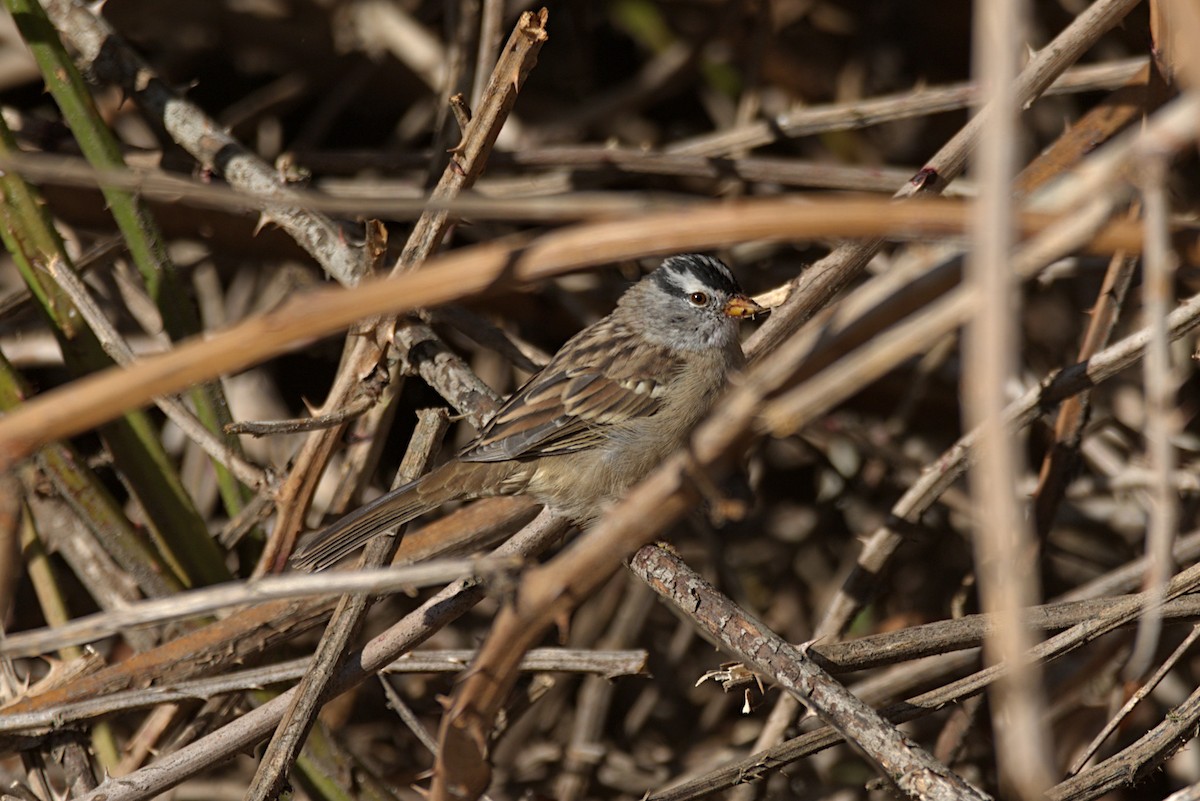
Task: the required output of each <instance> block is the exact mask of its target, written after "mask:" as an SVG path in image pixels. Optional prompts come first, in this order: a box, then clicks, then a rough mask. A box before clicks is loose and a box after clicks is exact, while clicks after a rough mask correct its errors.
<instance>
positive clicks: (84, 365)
mask: <svg viewBox="0 0 1200 801" xmlns="http://www.w3.org/2000/svg"><path fill="white" fill-rule="evenodd" d="M15 149H16V144H15V142H14V140H13V137H12V133H11V132H10V131H9V130H8V127H7V126H6V125H5V124H4V122H3V119H2V118H0V156H3V155H5V154H7V153H9V152H13V151H14V150H15ZM0 193H2V194H3V203H2V205H0V223H2V224H0V238H2V239H3V241H4V245H5V247H7V248H8V250H9V252H10V253H11V254H12V256H13V260H14V262H15V263H16V265H17V269H18V271H19V272H20V273H21V276H22V278H24V280H25V283H26V284H27V285H28V287H29V289H30V292H31V293H32V294H33V296H34V297H35V298H36V299H37V301H38V304H39V306H40V308H41V309H42V312H43V313H44V314H45V316H46V317H47V319H48V321H49V322H50V324H51V326H52V328H53V329H54V331H55V334H56V336H57V337H58V339H59V344H60V346H61V347H62V351H63V357H64V359H65V360H66V362H67V366H68V367H69V368H70V369H72V370H73V371H74V372H75V373H76V374H86V373H90V372H95V371H97V370H102V369H106V368H107V367H110V366H111V365H112V361H111V360H110V359H109V358H108V356H107V355H106V354H105V353H104V351H103V349H102V348H101V347H100V343H99V341H98V340H97V339H96V337H95V335H94V334H93V333H92V332H91V330H90V329H88V328H87V327H86V326H85V325H83V324H82V321H81V318H80V315H79V314H78V312H77V311H76V310H75V307H74V305H73V304H72V303H71V300H70V299H69V298H68V297H67V296H66V295H65V294H63V293H62V291H61V290H60V288H59V287H58V285H57V284H55V283H54V282H53V281H52V280H51V279H50V274H49V271H48V270H47V269H46V265H48V264H49V263H50V262H51V261H52V260H59V261H60V262H62V263H64V264H66V265H68V266H69V265H70V260H69V258H68V257H67V254H66V251H65V249H64V248H63V245H62V240H61V239H60V238H59V236H58V232H57V231H56V230H55V229H54V226H53V223H52V222H51V220H50V218H49V215H48V214H47V212H46V210H45V207H44V205H43V204H42V202H41V198H40V196H39V195H38V194H37V193H36V192H35V191H34V190H33V189H32V188H31V187H30V186H29V185H28V184H26V183H25V181H24V180H22V179H21V177H20V176H18V175H16V174H14V173H11V172H5V173H3V174H0ZM100 433H101V435H102V436H103V437H104V440H105V442H106V443H107V445H108V447H109V450H110V451H111V452H112V455H113V460H114V462H115V463H116V465H117V468H118V470H119V471H120V473H121V475H122V477H123V478H124V479H125V480H126V481H127V482H128V484H129V487H130V490H131V491H132V492H133V494H134V495H135V496H136V497H137V499H138V501H139V502H140V503H141V505H142V508H143V509H145V511H146V516H147V518H148V520H149V522H150V524H151V529H152V532H151V533H152V534H153V535H155V536H156V541H157V543H158V544H159V548H160V551H161V553H162V557H163V559H164V561H166V562H167V564H169V565H171V568H172V570H173V571H175V573H176V576H177V578H178V579H179V581H180V582H181V583H182V584H184V585H185V586H195V585H198V584H212V583H216V582H219V581H224V580H227V579H228V578H229V571H228V570H227V568H226V567H225V560H224V556H223V554H222V552H221V550H220V549H219V548H218V547H217V545H216V543H215V542H213V540H212V538H211V537H210V536H209V534H208V530H207V528H206V527H205V525H204V521H203V519H201V517H200V515H199V513H198V512H197V511H196V508H195V506H194V504H193V503H192V500H191V498H190V497H189V496H188V494H187V492H186V491H185V490H184V488H183V485H182V483H181V482H180V480H179V476H178V473H177V472H176V470H175V467H174V465H173V464H172V463H171V460H170V459H169V457H168V456H167V454H166V451H164V450H163V447H162V443H161V442H160V441H159V440H158V436H157V432H156V431H155V429H154V426H153V425H152V424H151V422H150V418H149V417H148V416H147V415H146V414H145V413H144V412H131V413H129V414H127V415H125V417H123V418H122V419H120V420H117V421H114V422H113V423H110V424H108V425H106V426H103V427H102V428H101V429H100Z"/></svg>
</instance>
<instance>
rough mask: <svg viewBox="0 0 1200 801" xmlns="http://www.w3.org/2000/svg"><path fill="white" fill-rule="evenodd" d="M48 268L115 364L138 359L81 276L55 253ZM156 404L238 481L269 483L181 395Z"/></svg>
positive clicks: (255, 484)
mask: <svg viewBox="0 0 1200 801" xmlns="http://www.w3.org/2000/svg"><path fill="white" fill-rule="evenodd" d="M47 269H48V270H49V271H50V276H51V277H52V278H53V279H54V281H55V283H57V284H58V285H59V287H60V288H61V289H62V291H63V292H64V293H66V295H67V296H68V297H69V298H70V299H71V302H72V303H74V304H75V307H76V308H77V309H78V310H79V314H80V315H81V316H82V317H83V319H84V322H86V323H87V325H88V327H89V328H91V329H92V333H94V334H95V335H96V338H97V339H98V340H100V346H101V347H102V348H104V352H105V353H107V354H108V355H109V356H111V357H112V360H113V361H114V362H116V363H117V364H118V365H121V366H124V367H128V366H129V365H131V364H133V363H134V362H135V361H137V356H136V355H134V352H133V348H131V347H129V343H128V342H126V341H125V339H124V338H123V337H122V336H121V334H120V332H118V331H117V328H116V326H114V325H113V324H112V323H111V322H110V321H109V319H108V318H107V317H105V316H104V312H103V311H101V310H100V306H99V305H98V304H97V303H96V299H95V298H93V297H92V293H91V292H90V291H89V290H88V288H87V286H86V285H85V284H84V283H83V280H82V279H81V278H80V277H79V275H78V273H76V272H75V271H74V270H73V269H71V268H70V267H68V266H67V265H66V263H65V262H63V261H62V260H61V259H59V258H58V257H57V256H55V257H53V258H51V259H50V263H49V265H47ZM154 402H155V405H157V406H158V408H160V409H162V411H163V412H164V413H165V414H166V415H167V417H169V418H170V419H171V421H172V422H173V423H175V425H177V426H179V428H180V430H182V431H183V433H184V434H185V435H187V437H188V438H189V439H191V440H192V441H193V442H195V443H196V444H197V445H199V446H200V448H201V449H203V450H204V452H205V453H207V454H208V455H209V456H211V457H212V458H213V460H215V461H216V462H217V463H218V464H221V465H224V466H225V467H226V468H227V469H228V470H229V471H230V472H231V473H233V475H234V476H235V477H236V478H237V480H238V481H240V482H242V483H243V484H245V485H246V486H248V487H251V488H252V489H254V490H256V491H261V490H263V489H266V488H268V487H269V486H270V484H271V476H270V474H269V473H268V472H267V471H266V470H264V469H263V468H261V467H259V466H258V465H256V464H253V463H252V462H250V461H249V460H247V459H246V458H245V457H243V456H241V455H239V454H238V453H236V452H234V451H233V450H232V449H231V448H230V447H229V446H228V444H226V442H225V441H224V440H223V439H221V438H220V437H218V436H216V435H215V434H213V432H211V431H209V430H208V429H207V428H205V426H204V423H202V422H200V420H199V418H197V417H196V415H195V414H193V413H192V411H191V409H189V408H188V407H187V406H186V405H184V403H183V400H182V398H180V397H179V396H178V395H163V396H160V397H158V398H156V399H155V401H154Z"/></svg>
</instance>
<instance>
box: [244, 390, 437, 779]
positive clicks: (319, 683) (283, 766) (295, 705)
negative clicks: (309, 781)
mask: <svg viewBox="0 0 1200 801" xmlns="http://www.w3.org/2000/svg"><path fill="white" fill-rule="evenodd" d="M447 425H448V422H447V418H446V415H445V413H444V412H442V410H440V409H439V410H426V411H425V412H424V413H422V414H421V416H420V418H419V421H418V423H417V428H416V431H414V432H413V437H412V441H411V442H410V443H409V447H408V451H407V452H406V453H405V455H404V461H403V462H402V463H401V465H400V470H399V471H398V472H397V474H396V478H395V481H394V482H393V487H398V486H400V485H402V484H405V483H407V482H409V481H412V480H413V479H415V478H417V477H418V476H419V475H421V473H423V472H424V471H425V470H426V469H427V468H428V466H429V462H430V461H431V460H432V458H433V455H434V452H435V450H436V449H437V447H438V446H439V445H440V444H441V441H442V437H443V435H444V434H445V433H446V427H447ZM382 534H383V536H380V537H378V538H376V539H375V540H373V541H372V542H370V543H368V544H367V547H366V550H365V551H364V553H363V555H362V557H361V558H360V560H359V567H360V569H365V570H376V569H379V568H380V567H381V566H382V565H385V564H387V563H388V562H390V561H391V558H392V555H393V554H394V553H395V552H396V547H397V545H399V540H400V537H401V536H403V529H401V531H400V532H392V531H388V532H382ZM398 569H400V570H403V568H398ZM371 601H372V598H371V597H370V596H369V595H367V594H365V593H364V594H355V595H346V596H343V597H342V598H341V599H340V600H339V601H338V605H337V608H336V609H334V611H333V617H332V618H331V619H330V621H329V625H328V626H327V627H326V628H325V632H324V633H323V634H322V635H321V642H320V643H319V644H318V645H317V651H316V654H315V655H314V656H313V660H312V664H311V666H310V668H309V670H307V671H306V672H305V674H304V677H303V678H302V679H301V680H300V684H299V685H298V686H297V688H296V693H295V695H294V697H293V699H292V703H291V704H289V705H288V708H287V711H286V712H285V713H284V715H283V719H282V720H280V722H279V726H278V728H276V730H275V734H274V736H272V738H271V742H270V743H269V744H268V745H267V749H266V751H265V752H264V753H263V756H262V759H261V760H260V761H259V764H258V769H257V770H256V771H255V773H254V780H253V781H252V782H251V784H250V787H249V788H248V789H247V791H246V799H247V801H267V799H271V798H274V797H275V796H276V795H278V792H279V789H280V788H281V786H282V785H283V782H284V781H285V780H286V778H287V774H288V772H289V771H290V770H291V769H292V765H293V763H294V762H295V761H296V757H297V756H299V753H300V748H301V746H303V744H304V740H305V738H306V737H307V736H308V732H309V730H310V729H311V728H312V726H313V723H314V722H315V721H316V715H317V711H318V710H319V709H320V707H321V703H322V701H323V700H324V697H325V694H326V692H327V690H328V687H329V684H330V682H331V681H332V680H333V676H334V672H335V671H336V670H337V668H338V667H339V666H340V665H341V664H342V663H343V659H344V657H345V655H346V650H347V649H348V648H349V646H350V643H351V641H352V640H353V639H354V637H356V636H357V634H358V631H359V629H360V628H361V626H362V623H363V620H364V618H365V616H366V614H367V611H368V610H369V609H370V607H371Z"/></svg>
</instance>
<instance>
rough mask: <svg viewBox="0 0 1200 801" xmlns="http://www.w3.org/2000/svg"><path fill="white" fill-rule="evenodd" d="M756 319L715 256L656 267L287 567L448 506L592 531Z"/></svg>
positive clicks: (318, 560) (703, 404)
mask: <svg viewBox="0 0 1200 801" xmlns="http://www.w3.org/2000/svg"><path fill="white" fill-rule="evenodd" d="M763 311H765V310H764V309H763V308H762V307H761V306H759V305H758V304H757V303H755V302H754V301H753V300H751V299H750V298H748V297H747V296H746V295H744V294H743V293H742V290H741V288H740V287H739V286H738V283H737V281H736V280H735V279H734V277H733V274H732V273H731V272H730V271H729V268H728V267H726V266H725V265H724V264H722V263H721V262H720V261H719V260H718V259H714V258H711V257H709V256H701V255H698V254H687V255H681V256H672V257H670V258H668V259H666V260H665V261H663V263H662V265H661V266H660V267H659V268H658V269H656V270H655V271H654V272H653V273H651V274H650V275H648V276H646V277H645V278H644V279H642V280H641V281H639V282H638V283H637V284H635V285H634V286H633V287H631V288H630V289H629V290H628V291H627V292H626V293H625V294H624V295H623V296H622V297H621V299H620V301H618V303H617V307H616V309H614V310H613V312H612V313H611V314H609V315H608V316H607V317H605V318H603V319H601V320H598V321H597V322H595V323H593V324H592V325H590V326H588V327H587V328H585V329H583V330H582V331H580V332H579V333H578V334H576V335H575V336H574V337H572V338H571V339H570V340H568V341H567V343H566V344H565V345H563V347H562V349H561V350H559V351H558V353H557V354H555V356H554V358H553V359H551V360H550V363H549V364H547V365H546V366H545V367H544V368H542V369H541V370H540V371H539V372H537V373H535V374H534V375H533V376H532V377H531V378H530V379H529V380H528V381H526V382H525V384H524V386H522V387H521V388H520V389H519V390H517V391H516V393H514V394H513V395H512V397H510V398H509V399H508V400H507V401H506V402H505V403H504V405H503V406H502V407H501V408H500V411H498V412H497V413H496V416H495V417H493V418H492V420H491V421H490V422H489V423H488V424H487V426H486V427H485V428H484V429H483V431H482V432H481V433H480V435H479V437H478V438H476V439H475V441H474V442H472V443H471V444H470V445H468V446H467V447H466V448H465V449H464V450H463V451H462V453H460V454H459V455H458V458H456V459H453V460H451V461H450V462H447V463H446V464H445V465H443V466H441V467H439V468H437V469H435V470H433V471H432V472H430V473H428V474H427V475H425V476H423V477H422V478H419V479H417V480H416V481H413V482H411V483H409V484H406V485H404V486H402V487H398V488H397V489H394V490H392V491H391V492H389V493H387V494H386V495H383V496H381V497H379V498H376V499H375V500H373V501H371V502H370V503H368V504H366V505H365V506H362V507H360V508H359V509H356V510H355V511H353V512H351V513H350V514H348V515H346V516H345V517H343V518H342V519H340V520H338V521H337V522H336V523H334V524H333V525H331V526H329V527H328V528H326V529H324V530H323V531H321V532H319V533H318V534H316V535H314V536H313V537H312V538H311V539H309V540H308V541H307V542H305V543H304V544H303V546H302V547H301V548H300V549H299V551H298V552H297V553H296V555H295V557H294V558H293V560H292V561H293V563H294V564H296V565H297V566H300V567H313V568H316V569H320V568H323V567H326V566H328V565H330V564H332V563H334V562H336V561H338V560H339V559H341V558H342V557H343V556H345V555H346V554H347V553H349V552H350V551H352V550H354V549H355V548H357V547H358V546H359V545H362V544H363V543H364V542H366V541H367V540H368V539H370V538H371V537H372V536H374V535H375V534H376V533H378V532H380V531H384V530H386V529H388V528H392V527H394V526H398V525H400V524H401V523H405V522H408V521H409V520H412V519H414V518H416V517H418V516H420V515H422V514H424V513H426V512H428V511H431V510H433V509H436V508H437V507H438V506H441V505H442V504H443V503H446V502H447V501H451V500H456V499H471V498H481V497H485V496H489V495H521V494H525V495H530V496H532V497H533V498H535V499H537V500H538V501H540V502H541V503H543V504H546V505H547V506H549V507H550V508H551V509H553V510H554V511H555V512H556V513H558V514H560V515H563V516H565V517H567V518H570V519H572V520H574V521H575V522H577V523H583V524H585V523H588V522H590V521H591V520H592V519H593V518H595V517H596V516H598V515H599V514H600V513H601V512H602V511H603V510H604V507H605V506H606V504H608V503H609V502H610V501H612V500H614V499H615V498H618V497H620V496H621V494H622V493H623V492H624V491H625V490H626V489H627V488H628V487H629V486H630V485H632V484H633V483H635V482H636V481H638V480H639V479H641V478H642V477H643V476H645V475H646V474H647V473H648V472H650V470H651V469H653V468H654V467H655V466H656V465H657V464H658V463H659V462H660V461H661V460H662V459H663V458H664V457H665V456H666V455H667V454H668V453H670V452H671V451H672V450H674V449H675V448H676V447H678V446H679V444H680V443H681V442H683V440H684V438H685V437H686V436H687V435H688V433H689V432H690V431H691V429H692V427H693V426H694V425H695V424H696V422H697V421H699V419H700V418H701V417H703V416H704V414H705V413H706V412H707V411H708V410H709V408H710V407H711V406H712V404H713V401H715V400H716V398H717V396H718V395H719V394H720V392H721V390H722V389H723V388H724V386H725V381H726V377H727V376H728V375H729V373H730V371H731V370H734V369H737V368H738V367H740V366H742V364H743V363H744V361H745V359H744V357H743V355H742V348H741V345H740V344H739V341H738V326H737V323H738V320H740V319H742V318H746V317H753V316H754V315H756V314H758V313H760V312H763Z"/></svg>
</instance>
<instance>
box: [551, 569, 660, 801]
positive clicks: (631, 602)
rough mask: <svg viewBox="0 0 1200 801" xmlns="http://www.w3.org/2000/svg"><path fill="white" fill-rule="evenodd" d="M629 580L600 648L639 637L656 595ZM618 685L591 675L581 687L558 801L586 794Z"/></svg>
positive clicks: (573, 800)
mask: <svg viewBox="0 0 1200 801" xmlns="http://www.w3.org/2000/svg"><path fill="white" fill-rule="evenodd" d="M619 580H621V581H627V582H630V585H629V586H628V589H627V590H626V592H625V593H624V595H623V597H622V600H621V605H620V607H619V608H618V609H617V613H616V615H614V616H613V620H612V623H611V624H610V625H609V627H608V629H607V630H606V631H605V632H604V634H603V635H602V636H601V637H599V638H598V639H597V641H596V646H597V647H598V648H604V649H611V648H623V647H627V646H628V645H629V644H630V643H633V642H635V641H636V640H637V637H638V634H639V633H640V632H641V630H642V627H643V626H644V625H645V622H646V618H647V617H648V616H649V613H650V610H651V609H652V608H653V607H654V595H653V593H651V592H650V591H649V590H648V589H647V588H646V587H645V586H643V585H641V584H637V583H633V582H631V580H630V577H629V576H620V578H619ZM615 691H616V684H614V683H613V682H611V681H609V680H607V679H606V678H604V677H602V676H589V677H587V678H585V679H584V680H583V683H582V685H581V686H580V688H579V693H578V696H577V698H578V700H577V702H576V704H575V719H574V720H573V721H572V724H571V734H570V739H569V740H568V741H567V744H566V747H565V749H564V751H563V760H562V772H561V773H560V774H559V776H558V779H557V780H556V781H555V783H554V798H555V799H556V801H576V799H579V798H582V797H584V796H585V794H586V792H587V787H588V781H589V780H590V779H591V775H592V771H593V770H594V769H595V767H596V766H597V764H598V763H599V762H600V760H601V758H602V755H603V753H604V745H603V735H604V725H605V723H606V722H607V720H608V717H609V712H610V710H611V706H612V700H613V695H614V693H615Z"/></svg>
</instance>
